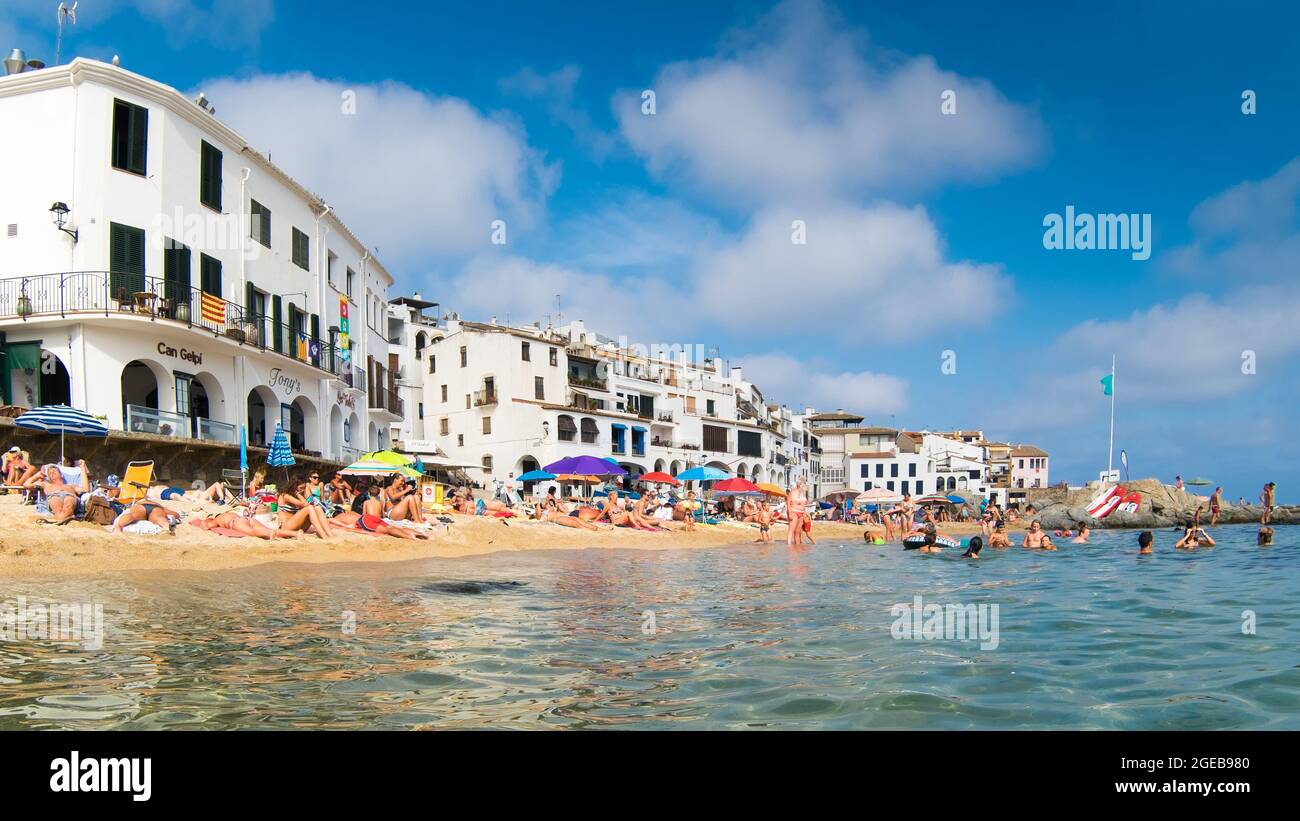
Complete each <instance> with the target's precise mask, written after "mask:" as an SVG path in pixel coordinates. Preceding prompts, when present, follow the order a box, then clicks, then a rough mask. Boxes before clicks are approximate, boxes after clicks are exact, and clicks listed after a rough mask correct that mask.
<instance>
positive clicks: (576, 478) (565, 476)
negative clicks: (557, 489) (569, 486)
mask: <svg viewBox="0 0 1300 821" xmlns="http://www.w3.org/2000/svg"><path fill="white" fill-rule="evenodd" d="M555 481H557V482H573V483H575V484H588V485H594V484H596V483H598V482H600V481H601V478H600V477H599V476H583V475H581V474H578V473H561V474H560V475H559V476H556V477H555Z"/></svg>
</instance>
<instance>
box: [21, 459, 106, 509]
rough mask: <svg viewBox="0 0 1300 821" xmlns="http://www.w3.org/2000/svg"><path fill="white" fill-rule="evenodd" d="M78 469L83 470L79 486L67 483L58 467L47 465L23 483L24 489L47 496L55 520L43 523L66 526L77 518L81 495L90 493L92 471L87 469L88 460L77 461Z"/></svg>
mask: <svg viewBox="0 0 1300 821" xmlns="http://www.w3.org/2000/svg"><path fill="white" fill-rule="evenodd" d="M77 467H78V468H80V469H81V483H80V484H77V485H70V484H68V483H67V481H66V480H65V479H64V478H63V472H62V471H60V470H59V466H58V465H46V466H45V467H43V468H41V471H40V473H38V474H36V475H35V476H33V477H32V478H30V479H28V480H27V481H26V482H24V483H23V487H24V488H27V489H28V490H38V491H40V492H41V493H42V494H43V495H44V496H45V505H46V507H48V508H49V515H50V516H52V517H53V518H52V519H44V520H42V521H46V522H49V523H50V524H56V525H65V524H67V523H68V522H70V521H72V520H73V519H74V518H76V516H77V503H78V502H79V501H81V494H83V493H90V471H89V470H88V469H87V468H86V460H84V459H79V460H77Z"/></svg>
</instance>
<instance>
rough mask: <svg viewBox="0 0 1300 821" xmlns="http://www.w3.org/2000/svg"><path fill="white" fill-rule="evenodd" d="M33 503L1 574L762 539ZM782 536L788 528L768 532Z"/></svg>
mask: <svg viewBox="0 0 1300 821" xmlns="http://www.w3.org/2000/svg"><path fill="white" fill-rule="evenodd" d="M170 507H172V508H173V509H175V510H179V511H181V512H182V513H184V514H185V517H186V520H187V521H188V520H189V519H191V518H196V517H200V516H202V515H203V513H204V509H206V510H208V511H216V510H220V509H221V508H219V507H216V506H204V509H201V508H199V507H198V506H196V505H192V504H188V505H184V506H182V505H170ZM39 518H40V517H38V516H37V515H36V509H35V508H34V507H31V506H23V505H21V504H19V500H18V497H17V496H3V497H0V577H6V576H8V577H16V576H41V575H93V574H98V573H105V572H115V571H128V570H226V569H230V568H235V567H248V566H251V565H257V564H265V563H268V562H284V561H292V562H311V563H326V562H400V561H408V560H411V559H422V558H431V557H444V558H445V557H456V556H475V555H480V554H484V553H494V552H497V551H507V550H571V549H582V548H625V549H635V550H675V549H683V548H699V547H717V546H721V545H736V544H748V543H752V542H753V541H754V540H755V539H756V538H758V530H757V528H756V527H755V526H753V525H746V524H722V525H702V526H698V527H696V529H695V531H694V532H692V533H686V532H683V531H676V532H657V533H651V532H646V531H638V530H629V529H627V528H608V527H607V528H605V529H602V530H601V531H600V532H591V531H586V530H577V529H574V528H567V527H560V526H559V525H554V524H550V523H547V522H534V521H527V520H522V519H510V520H503V519H496V518H491V517H475V516H458V515H454V516H450V517H449V518H451V519H452V524H450V525H441V524H440V525H438V527H437V528H436V529H435V530H434V531H432V532H431V533H430V540H428V541H408V540H403V539H395V538H392V537H389V536H371V535H368V534H364V533H356V532H351V531H346V530H343V529H341V528H336V529H335V535H334V537H333V538H331V539H325V540H322V539H318V538H316V537H315V536H310V535H309V536H304V537H302V538H300V539H277V540H274V541H265V540H263V539H257V538H252V537H245V538H242V539H231V538H227V537H225V536H221V535H218V534H215V533H209V532H206V531H203V530H200V529H199V528H197V527H194V526H192V525H189V524H182V525H181V526H180V527H178V528H177V529H176V535H175V536H172V535H169V534H167V533H162V534H159V535H156V536H144V535H134V534H130V533H125V534H113V533H110V532H109V529H108V528H107V527H101V526H99V525H92V524H87V523H85V522H77V521H74V522H69V523H68V524H66V525H61V526H58V525H50V524H42V523H40V522H39V521H38V519H39ZM507 522H508V523H507ZM940 529H941V530H942V531H944V532H946V533H951V534H952V535H954V536H959V535H960V536H968V535H971V534H975V533H978V532H979V526H978V525H975V524H968V525H958V524H945V525H944V526H943V527H942V528H940ZM863 530H864V528H863V527H862V526H861V525H846V524H840V523H836V522H816V523H814V524H813V530H812V534H813V538H815V539H817V540H819V541H821V540H825V541H842V540H855V541H857V540H861V539H862V533H863ZM772 536H773V538H774V539H775V540H776V541H777V542H784V541H785V537H786V528H785V526H784V525H782V524H778V525H776V526H774V527H773V528H772Z"/></svg>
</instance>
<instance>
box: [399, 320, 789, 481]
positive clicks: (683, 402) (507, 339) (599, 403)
mask: <svg viewBox="0 0 1300 821" xmlns="http://www.w3.org/2000/svg"><path fill="white" fill-rule="evenodd" d="M442 331H443V335H442V336H439V337H434V338H432V339H431V340H430V343H429V347H428V348H427V349H426V350H425V353H424V356H425V357H426V358H427V364H428V369H427V372H426V373H425V374H424V377H423V378H424V423H425V426H424V430H425V434H426V438H430V439H434V440H436V441H437V442H439V444H440V445H441V447H442V449H443V450H444V451H445V452H446V453H447V455H448V456H449V457H450V458H452V459H453V460H458V461H464V462H474V463H477V464H481V465H482V479H483V481H484V482H485V483H486V482H491V481H493V480H495V479H501V480H505V479H508V478H509V477H510V476H512V475H513V476H518V475H520V474H522V473H526V472H527V471H530V470H534V469H537V468H540V467H542V466H544V465H547V464H550V463H552V462H554V461H556V460H558V459H560V458H562V457H565V456H575V455H580V454H584V455H598V456H605V457H609V458H611V459H613V460H615V461H616V462H617V463H618V464H619V465H620V466H622V467H623V468H624V469H625V470H627V471H628V472H629V473H630V474H633V475H637V474H644V473H649V472H651V471H665V472H667V473H670V474H674V475H675V474H677V473H680V472H681V471H683V470H686V469H687V468H689V467H693V466H697V465H711V466H714V467H718V468H720V469H723V470H726V471H727V472H730V473H735V474H737V475H742V476H745V477H746V478H748V479H750V480H752V481H756V482H768V481H776V482H778V483H783V482H785V481H787V476H791V477H792V476H794V475H796V473H797V472H798V471H797V470H796V469H795V467H794V466H793V465H791V464H790V461H789V460H790V453H791V451H790V450H789V448H790V445H789V443H790V441H791V436H790V434H791V432H792V431H793V427H785V426H784V423H783V419H782V417H781V415H779V414H778V415H777V416H776V417H775V418H774V417H773V416H772V415H771V413H770V410H769V408H768V407H767V405H766V404H765V403H764V401H763V397H762V394H761V393H760V392H759V390H758V388H757V387H756V386H755V385H753V384H752V383H750V382H748V381H746V380H745V379H744V373H743V369H742V368H732V369H729V370H728V369H726V368H724V366H723V365H722V364H721V363H720V362H719V361H718V360H717V359H716V358H712V359H709V358H704V357H695V358H694V359H692V358H691V357H689V356H685V357H683V356H676V357H675V356H666V355H656V354H652V353H651V352H647V351H641V350H639V349H638V348H637V347H636V346H630V345H621V344H620V343H618V342H615V341H614V340H612V339H609V338H607V337H602V336H600V335H598V334H596V333H594V332H591V331H589V330H587V329H586V327H585V326H584V325H583V323H582V322H581V321H575V322H572V323H570V324H568V325H565V326H563V327H559V328H542V327H541V326H540V325H532V326H526V327H515V326H507V325H503V324H499V323H496V322H495V321H492V322H488V323H478V322H468V321H462V320H460V319H459V317H457V316H456V315H455V314H452V315H450V318H449V319H448V321H447V322H446V323H445V327H444V328H442ZM789 424H790V426H793V424H794V420H793V419H790V420H789ZM800 431H802V427H800ZM804 448H806V445H804V444H799V445H798V448H797V449H796V451H795V452H796V453H797V450H798V449H804ZM799 470H802V468H799Z"/></svg>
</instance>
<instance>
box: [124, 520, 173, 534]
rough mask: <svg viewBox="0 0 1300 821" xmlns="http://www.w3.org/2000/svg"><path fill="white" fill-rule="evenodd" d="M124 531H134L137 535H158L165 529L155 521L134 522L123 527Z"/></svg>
mask: <svg viewBox="0 0 1300 821" xmlns="http://www.w3.org/2000/svg"><path fill="white" fill-rule="evenodd" d="M122 532H123V533H134V534H136V535H137V536H157V535H158V534H159V533H162V532H163V529H162V528H161V527H159V526H158V525H156V524H154V523H153V522H132V523H131V524H129V525H127V526H126V527H124V528H122Z"/></svg>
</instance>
